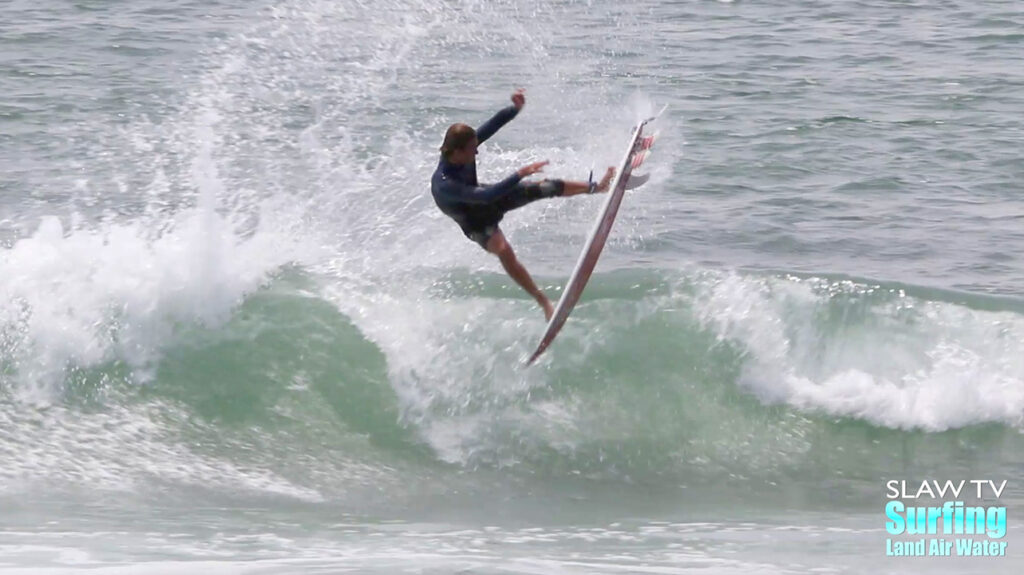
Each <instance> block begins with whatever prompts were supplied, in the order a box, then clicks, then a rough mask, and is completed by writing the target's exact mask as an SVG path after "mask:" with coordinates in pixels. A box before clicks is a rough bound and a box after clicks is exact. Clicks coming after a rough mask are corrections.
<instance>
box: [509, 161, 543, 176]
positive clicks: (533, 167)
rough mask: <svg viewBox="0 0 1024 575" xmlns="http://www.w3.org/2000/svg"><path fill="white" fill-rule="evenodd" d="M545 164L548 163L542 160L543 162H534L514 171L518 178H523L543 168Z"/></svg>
mask: <svg viewBox="0 0 1024 575" xmlns="http://www.w3.org/2000/svg"><path fill="white" fill-rule="evenodd" d="M546 165H548V161H547V160H544V161H543V162H534V163H532V164H530V165H529V166H523V167H522V168H519V170H518V171H516V173H517V174H519V177H520V178H525V177H527V176H532V175H534V174H536V173H537V172H539V171H541V170H543V169H544V166H546Z"/></svg>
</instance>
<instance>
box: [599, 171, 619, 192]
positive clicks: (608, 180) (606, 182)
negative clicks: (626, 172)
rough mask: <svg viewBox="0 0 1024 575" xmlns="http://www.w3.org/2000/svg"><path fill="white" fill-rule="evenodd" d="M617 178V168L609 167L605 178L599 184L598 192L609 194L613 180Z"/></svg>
mask: <svg viewBox="0 0 1024 575" xmlns="http://www.w3.org/2000/svg"><path fill="white" fill-rule="evenodd" d="M614 177H615V168H612V167H609V168H608V171H606V172H605V173H604V177H603V178H601V182H600V183H599V184H597V191H598V192H602V193H603V192H607V191H608V187H609V186H611V185H612V178H614Z"/></svg>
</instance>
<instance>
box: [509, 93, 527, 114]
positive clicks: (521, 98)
mask: <svg viewBox="0 0 1024 575" xmlns="http://www.w3.org/2000/svg"><path fill="white" fill-rule="evenodd" d="M512 105H513V106H515V107H516V110H522V109H523V106H525V105H526V91H525V90H523V89H522V88H519V89H517V90H516V91H515V92H513V93H512Z"/></svg>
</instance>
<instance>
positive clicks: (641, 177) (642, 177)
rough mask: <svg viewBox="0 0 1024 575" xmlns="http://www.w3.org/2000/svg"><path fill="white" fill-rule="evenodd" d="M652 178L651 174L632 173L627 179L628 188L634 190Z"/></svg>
mask: <svg viewBox="0 0 1024 575" xmlns="http://www.w3.org/2000/svg"><path fill="white" fill-rule="evenodd" d="M650 179H651V175H650V174H630V175H629V179H628V180H626V189H627V190H633V189H636V188H639V187H640V186H642V185H644V184H646V183H647V180H650Z"/></svg>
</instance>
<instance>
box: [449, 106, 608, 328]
mask: <svg viewBox="0 0 1024 575" xmlns="http://www.w3.org/2000/svg"><path fill="white" fill-rule="evenodd" d="M524 104H526V95H525V94H524V92H523V90H516V91H515V93H513V94H512V105H511V106H508V107H507V108H505V109H503V110H501V111H500V112H498V113H497V114H495V115H494V117H492V118H491V119H490V120H487V121H486V122H484V124H483V125H482V126H480V127H479V128H477V129H476V130H474V129H473V128H472V127H470V126H468V125H466V124H452V125H451V126H450V127H449V128H448V131H447V132H446V133H445V135H444V142H443V143H442V144H441V160H440V161H439V162H438V164H437V170H435V171H434V175H433V177H432V178H431V180H430V189H431V193H432V194H433V196H434V201H435V202H436V203H437V207H439V208H441V211H442V212H444V213H445V214H446V215H447V216H449V217H451V218H452V219H453V220H455V222H456V223H458V224H459V227H461V228H462V233H463V234H465V235H466V237H467V238H469V239H470V240H473V241H474V242H476V243H477V244H479V245H480V247H482V248H483V249H485V250H487V251H488V252H490V253H492V254H494V255H496V256H498V259H499V260H500V261H501V265H502V266H503V267H504V268H505V271H506V272H507V273H508V275H509V276H511V277H512V279H514V280H515V281H516V283H517V284H519V286H520V287H522V288H523V289H524V290H526V292H527V293H529V294H530V295H531V296H533V298H534V299H536V300H537V303H538V304H540V306H541V307H542V308H543V309H544V317H545V318H547V319H549V320H550V319H551V314H552V313H553V312H554V308H553V307H552V305H551V300H549V299H548V297H547V296H546V295H544V292H542V291H541V290H540V288H538V287H537V284H535V283H534V281H533V278H532V277H530V273H529V272H528V271H526V268H525V267H523V264H521V263H519V260H518V259H516V254H515V252H513V251H512V246H511V245H509V243H508V240H506V239H505V235H504V234H503V233H501V228H499V227H498V223H499V222H501V219H502V218H503V217H504V216H505V214H506V213H507V212H509V211H511V210H514V209H516V208H521V207H523V206H525V205H526V204H529V203H531V202H534V201H536V200H540V199H544V198H553V197H556V196H575V195H577V194H582V193H591V194H593V193H596V192H606V191H608V186H609V185H610V183H611V180H612V177H614V175H615V169H614V168H608V171H607V172H606V173H605V175H604V178H603V179H602V180H601V182H600V183H595V182H573V181H566V180H556V179H551V180H547V179H545V180H541V181H539V182H523V181H522V179H523V178H526V177H528V176H532V175H534V174H536V173H538V172H541V171H542V170H543V169H544V166H546V165H548V162H547V161H546V160H545V161H542V162H534V163H532V164H529V165H527V166H523V167H522V168H519V169H518V170H516V171H515V172H514V173H512V174H511V175H509V176H508V177H507V178H505V179H504V180H501V181H500V182H498V183H496V184H491V185H480V184H479V183H478V182H477V179H476V155H477V146H479V145H480V144H482V143H484V142H485V141H487V139H488V138H490V137H491V136H493V135H494V134H495V132H497V131H498V130H499V129H501V127H502V126H504V125H505V124H507V123H508V122H509V121H511V120H512V118H515V117H516V114H518V113H519V110H521V109H522V108H523V105H524Z"/></svg>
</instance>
